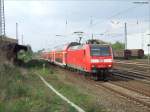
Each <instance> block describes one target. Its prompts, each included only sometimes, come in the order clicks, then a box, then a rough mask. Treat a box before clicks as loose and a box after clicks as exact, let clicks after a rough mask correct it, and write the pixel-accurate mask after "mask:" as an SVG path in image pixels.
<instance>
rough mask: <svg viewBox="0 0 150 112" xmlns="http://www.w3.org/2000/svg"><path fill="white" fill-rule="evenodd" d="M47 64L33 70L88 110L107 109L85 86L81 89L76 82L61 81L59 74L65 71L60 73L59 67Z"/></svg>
mask: <svg viewBox="0 0 150 112" xmlns="http://www.w3.org/2000/svg"><path fill="white" fill-rule="evenodd" d="M45 63H46V62H45ZM45 65H46V67H45V68H38V70H37V69H32V70H33V71H35V72H37V73H38V74H40V75H42V76H43V77H44V78H45V79H46V80H47V81H48V82H49V83H50V84H52V85H53V86H54V88H56V89H57V90H58V91H59V92H60V93H61V94H63V95H64V96H66V97H67V98H68V99H69V100H71V101H73V102H74V103H75V104H77V105H79V106H80V107H81V108H83V109H84V110H86V112H106V109H105V108H104V107H103V106H100V105H97V103H96V99H95V97H93V96H92V95H90V94H88V92H87V91H84V88H82V89H83V90H81V88H78V87H77V86H75V85H76V83H75V84H74V85H71V84H68V83H65V82H63V81H61V80H60V77H59V76H60V75H63V73H61V74H59V73H58V72H57V69H55V68H54V67H52V66H49V65H48V64H45ZM52 69H54V70H55V71H53V70H52Z"/></svg>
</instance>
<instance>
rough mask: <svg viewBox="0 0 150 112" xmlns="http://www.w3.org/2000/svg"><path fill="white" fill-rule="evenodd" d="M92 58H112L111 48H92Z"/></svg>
mask: <svg viewBox="0 0 150 112" xmlns="http://www.w3.org/2000/svg"><path fill="white" fill-rule="evenodd" d="M91 56H110V48H109V46H94V45H93V46H91Z"/></svg>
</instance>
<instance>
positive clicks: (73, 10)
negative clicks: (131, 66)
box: [5, 0, 150, 51]
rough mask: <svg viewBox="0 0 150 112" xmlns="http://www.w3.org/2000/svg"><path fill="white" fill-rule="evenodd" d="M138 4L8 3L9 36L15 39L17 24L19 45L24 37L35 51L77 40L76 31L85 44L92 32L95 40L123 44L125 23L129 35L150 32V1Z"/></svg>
mask: <svg viewBox="0 0 150 112" xmlns="http://www.w3.org/2000/svg"><path fill="white" fill-rule="evenodd" d="M136 1H138V0H126V1H121V0H115V1H110V0H105V1H104V0H82V1H80V0H61V1H59V0H5V17H6V34H7V36H10V37H12V38H15V32H16V31H15V24H16V22H18V24H19V39H20V42H21V35H22V34H23V35H24V43H25V44H30V45H31V46H32V48H33V50H34V51H37V50H39V49H42V48H46V49H52V48H53V47H54V46H57V45H60V44H64V43H67V42H70V41H76V39H77V38H76V36H75V35H73V32H75V31H83V32H84V33H85V35H84V39H83V41H85V40H86V39H89V38H91V32H92V33H93V34H94V38H98V39H102V40H106V41H110V42H115V41H117V40H118V41H122V42H123V41H124V23H125V22H126V23H127V30H128V35H134V34H136V35H137V34H139V35H141V34H143V35H144V34H145V33H147V32H149V31H148V30H149V29H150V25H149V24H150V23H149V21H150V8H149V7H150V2H149V0H143V1H146V2H147V3H135V2H136ZM91 20H92V22H91ZM99 34H103V35H99ZM56 35H62V36H59V37H58V36H56ZM138 39H140V40H141V38H140V36H139V37H138ZM135 45H136V44H135Z"/></svg>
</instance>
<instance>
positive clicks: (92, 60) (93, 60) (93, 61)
mask: <svg viewBox="0 0 150 112" xmlns="http://www.w3.org/2000/svg"><path fill="white" fill-rule="evenodd" d="M98 62H99V59H91V63H98Z"/></svg>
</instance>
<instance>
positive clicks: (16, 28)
mask: <svg viewBox="0 0 150 112" xmlns="http://www.w3.org/2000/svg"><path fill="white" fill-rule="evenodd" d="M16 40H17V41H18V42H19V40H18V23H16Z"/></svg>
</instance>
